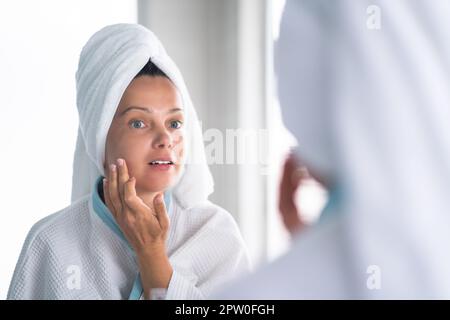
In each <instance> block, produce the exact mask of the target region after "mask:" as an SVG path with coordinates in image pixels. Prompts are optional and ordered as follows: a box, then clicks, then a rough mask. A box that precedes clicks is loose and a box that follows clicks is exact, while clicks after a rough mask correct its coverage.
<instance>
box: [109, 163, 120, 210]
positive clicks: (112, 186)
mask: <svg viewBox="0 0 450 320" xmlns="http://www.w3.org/2000/svg"><path fill="white" fill-rule="evenodd" d="M108 185H109V188H108V190H109V199H110V200H111V203H112V205H113V207H114V210H115V211H116V216H117V217H118V216H119V215H120V213H121V212H122V202H121V201H120V196H119V189H118V186H117V167H116V165H115V164H110V166H109V179H108Z"/></svg>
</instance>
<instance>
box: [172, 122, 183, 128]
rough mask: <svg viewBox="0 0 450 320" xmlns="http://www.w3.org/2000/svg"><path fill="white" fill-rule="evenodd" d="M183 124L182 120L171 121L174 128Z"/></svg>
mask: <svg viewBox="0 0 450 320" xmlns="http://www.w3.org/2000/svg"><path fill="white" fill-rule="evenodd" d="M182 124H183V123H182V122H181V121H178V120H176V121H171V122H170V128H172V129H180V128H181V125H182Z"/></svg>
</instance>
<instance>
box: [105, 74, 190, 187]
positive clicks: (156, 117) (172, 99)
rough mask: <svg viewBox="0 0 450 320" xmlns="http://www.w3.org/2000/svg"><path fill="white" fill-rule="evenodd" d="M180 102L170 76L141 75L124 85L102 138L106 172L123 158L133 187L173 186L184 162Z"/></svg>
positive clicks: (182, 119) (182, 120)
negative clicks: (132, 178)
mask: <svg viewBox="0 0 450 320" xmlns="http://www.w3.org/2000/svg"><path fill="white" fill-rule="evenodd" d="M183 122H184V118H183V107H182V103H181V97H180V94H179V93H178V91H177V89H176V87H175V86H174V85H173V84H172V82H171V81H170V80H169V79H167V78H165V77H160V76H156V77H150V76H140V77H138V78H136V79H134V80H133V81H132V82H131V83H130V85H129V86H128V88H127V89H126V90H125V92H124V94H123V96H122V99H121V101H120V103H119V106H118V108H117V111H116V114H115V115H114V118H113V121H112V124H111V127H110V129H109V131H108V136H107V138H106V150H105V158H106V164H105V173H106V172H108V167H107V166H109V165H110V164H112V163H114V164H115V163H116V161H117V159H118V158H122V159H125V161H126V163H127V167H128V171H129V175H130V177H135V178H136V191H137V193H145V192H161V191H164V190H166V189H167V188H169V187H171V186H173V184H174V183H176V181H177V178H178V176H179V174H180V172H181V170H182V166H183V162H184V129H183Z"/></svg>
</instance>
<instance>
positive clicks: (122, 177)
mask: <svg viewBox="0 0 450 320" xmlns="http://www.w3.org/2000/svg"><path fill="white" fill-rule="evenodd" d="M117 174H118V179H117V183H118V189H119V197H120V200H121V201H122V207H123V206H124V205H125V195H124V193H125V183H126V182H127V181H128V180H129V179H130V177H129V176H128V168H127V164H126V162H125V160H124V159H117Z"/></svg>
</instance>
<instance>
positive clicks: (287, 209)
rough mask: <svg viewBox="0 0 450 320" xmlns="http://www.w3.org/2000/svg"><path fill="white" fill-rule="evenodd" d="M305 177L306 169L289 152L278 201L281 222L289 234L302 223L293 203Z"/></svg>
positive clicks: (306, 175) (295, 231)
mask: <svg viewBox="0 0 450 320" xmlns="http://www.w3.org/2000/svg"><path fill="white" fill-rule="evenodd" d="M306 178H308V173H307V171H306V169H305V168H304V167H301V166H300V164H299V161H298V160H297V159H296V158H295V156H294V155H292V154H291V155H290V156H289V157H288V159H287V160H286V162H285V164H284V168H283V175H282V178H281V182H280V193H279V203H278V208H279V210H280V213H281V217H282V219H283V224H284V226H285V228H286V229H287V230H288V231H289V233H290V234H291V235H295V234H296V233H297V232H298V231H299V230H300V229H301V228H302V227H303V225H304V224H303V222H302V221H301V218H300V216H301V215H300V212H299V210H298V208H297V205H296V203H295V195H296V193H297V190H298V188H299V186H300V184H301V182H302V180H303V179H306Z"/></svg>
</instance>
